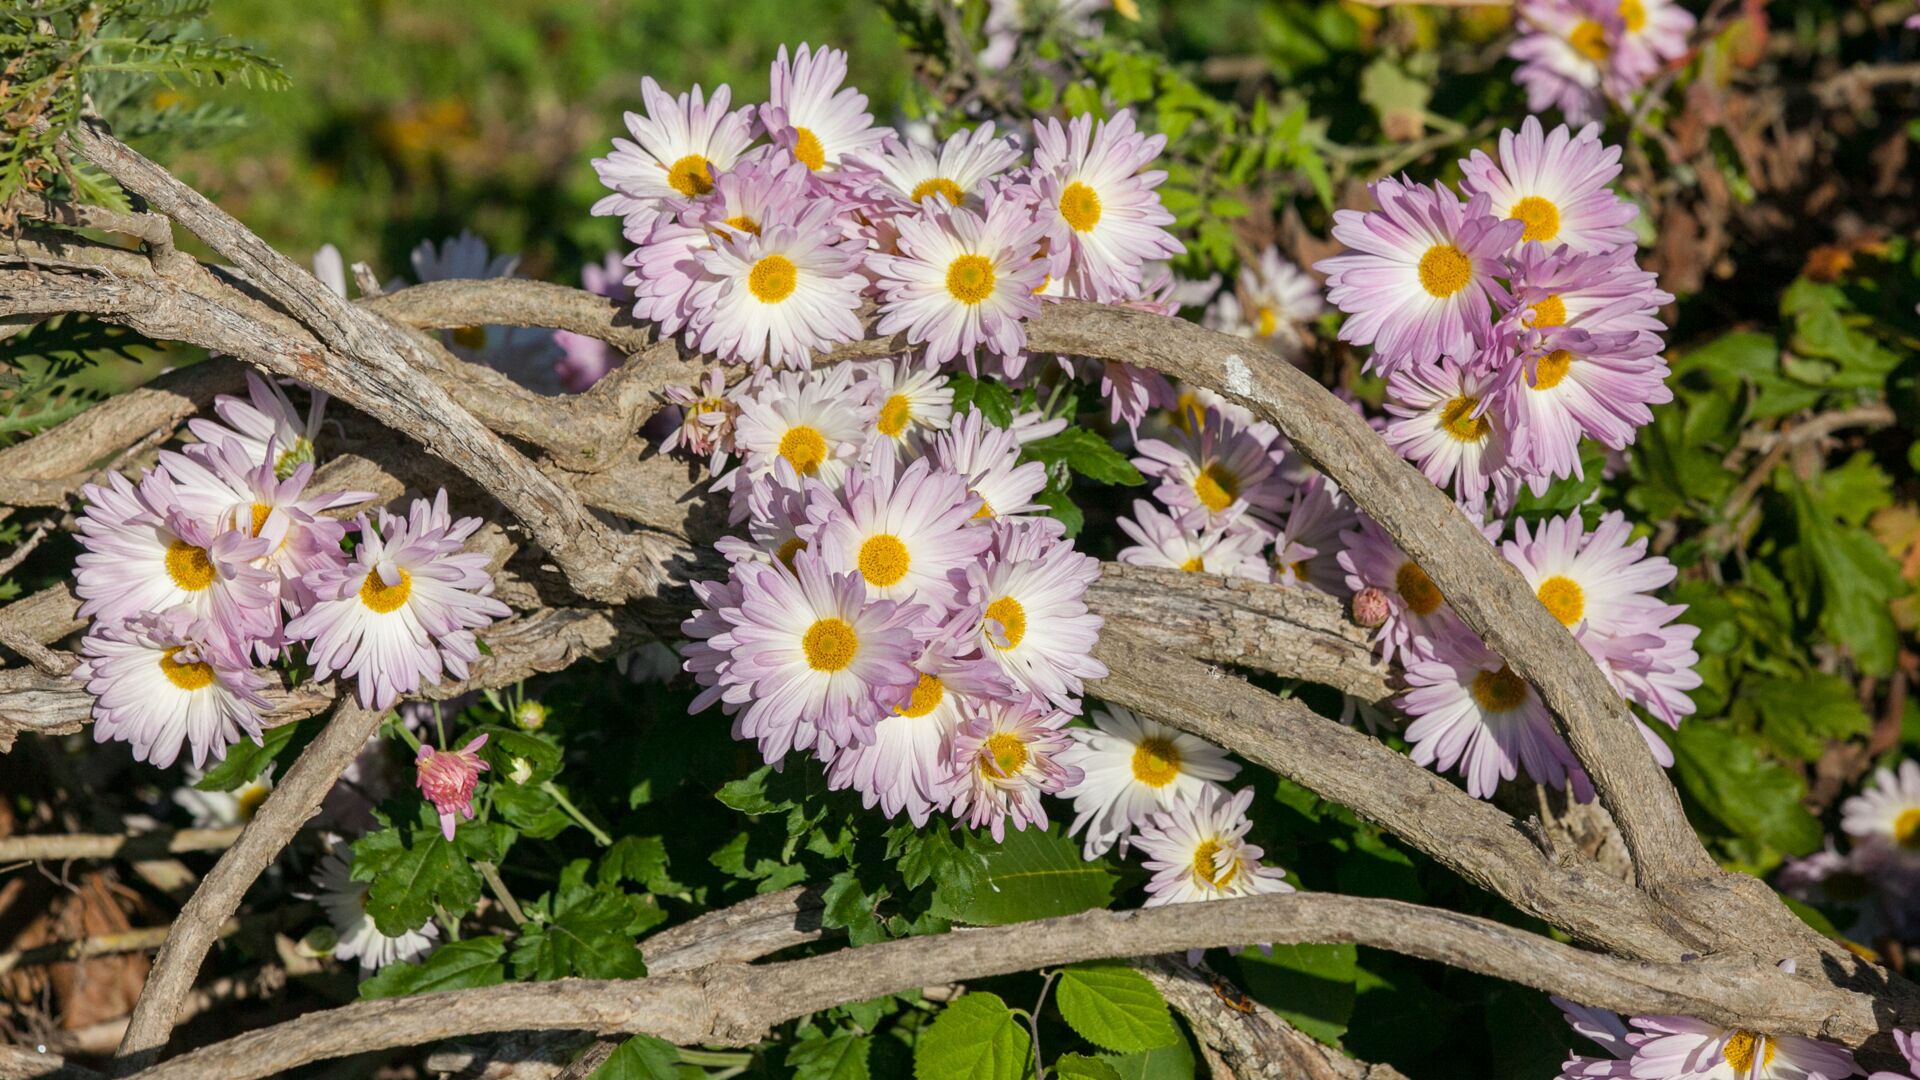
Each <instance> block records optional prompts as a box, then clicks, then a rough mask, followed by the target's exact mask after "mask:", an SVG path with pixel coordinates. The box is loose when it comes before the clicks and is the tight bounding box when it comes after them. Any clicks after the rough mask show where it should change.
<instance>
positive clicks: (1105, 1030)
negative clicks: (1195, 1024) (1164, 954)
mask: <svg viewBox="0 0 1920 1080" xmlns="http://www.w3.org/2000/svg"><path fill="white" fill-rule="evenodd" d="M1054 994H1055V997H1054V1000H1055V1001H1056V1002H1058V1003H1059V1006H1060V1015H1061V1016H1063V1017H1065V1018H1066V1021H1067V1024H1068V1026H1070V1027H1072V1028H1073V1030H1074V1031H1075V1032H1077V1033H1078V1034H1079V1035H1080V1037H1081V1038H1083V1039H1085V1040H1087V1041H1088V1042H1090V1043H1092V1044H1094V1045H1095V1046H1098V1047H1100V1048H1101V1049H1104V1050H1112V1051H1116V1052H1119V1053H1131V1052H1133V1051H1136V1050H1152V1049H1154V1048H1155V1047H1160V1046H1171V1045H1173V1043H1174V1041H1175V1040H1177V1039H1178V1038H1179V1037H1180V1032H1179V1030H1178V1029H1177V1028H1175V1027H1174V1026H1173V1014H1172V1012H1170V1011H1169V1010H1168V1009H1167V1002H1166V999H1164V998H1162V997H1161V996H1160V991H1158V990H1155V989H1154V988H1153V984H1152V983H1151V982H1148V981H1147V977H1146V976H1145V975H1142V974H1140V973H1139V972H1137V971H1135V970H1133V969H1132V968H1129V967H1123V966H1121V965H1118V964H1097V965H1095V964H1089V965H1083V966H1077V967H1070V968H1068V969H1066V970H1065V971H1063V972H1061V973H1060V985H1059V987H1058V988H1057V989H1056V990H1055V992H1054Z"/></svg>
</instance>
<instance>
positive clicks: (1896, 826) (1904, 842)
mask: <svg viewBox="0 0 1920 1080" xmlns="http://www.w3.org/2000/svg"><path fill="white" fill-rule="evenodd" d="M1893 842H1894V843H1896V844H1899V845H1900V846H1901V847H1903V848H1906V849H1908V850H1909V851H1920V806H1910V807H1908V808H1907V809H1905V810H1902V811H1900V816H1899V817H1897V818H1894V819H1893Z"/></svg>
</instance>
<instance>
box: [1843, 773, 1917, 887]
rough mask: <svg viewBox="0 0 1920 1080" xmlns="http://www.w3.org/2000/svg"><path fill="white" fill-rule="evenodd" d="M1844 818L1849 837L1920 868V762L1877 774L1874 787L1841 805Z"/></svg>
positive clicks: (1844, 826) (1844, 825) (1875, 774)
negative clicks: (1896, 770)
mask: <svg viewBox="0 0 1920 1080" xmlns="http://www.w3.org/2000/svg"><path fill="white" fill-rule="evenodd" d="M1840 814H1841V819H1840V827H1841V828H1842V829H1845V830H1846V831H1847V835H1849V836H1854V837H1858V838H1859V839H1860V840H1862V841H1865V842H1867V843H1870V844H1873V845H1874V846H1875V847H1876V848H1877V849H1880V850H1881V851H1883V852H1884V853H1886V854H1891V855H1895V857H1897V858H1899V859H1900V860H1901V861H1903V862H1906V863H1909V864H1913V865H1916V866H1920V762H1914V761H1903V762H1901V763H1900V771H1899V772H1898V773H1895V772H1894V771H1893V770H1892V769H1880V770H1879V771H1877V772H1875V773H1874V775H1873V786H1872V787H1870V788H1867V789H1866V790H1864V791H1862V792H1861V793H1860V794H1858V795H1855V796H1854V797H1853V798H1851V799H1848V800H1847V801H1846V802H1845V803H1843V804H1841V807H1840ZM1877 853H1878V852H1877Z"/></svg>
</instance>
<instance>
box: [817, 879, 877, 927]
mask: <svg viewBox="0 0 1920 1080" xmlns="http://www.w3.org/2000/svg"><path fill="white" fill-rule="evenodd" d="M820 900H821V908H820V914H821V923H822V925H824V926H827V927H829V928H831V929H835V930H845V931H846V932H847V940H849V941H851V942H852V943H853V944H855V945H871V944H873V943H874V942H876V941H880V940H882V939H884V938H885V937H886V936H887V935H886V931H885V930H884V929H883V928H882V927H881V925H880V921H879V920H878V919H876V918H874V910H873V909H874V900H873V898H871V897H869V896H868V895H867V891H866V889H865V887H863V886H862V885H861V884H860V879H859V878H858V877H856V876H855V875H854V873H853V871H851V870H843V871H841V872H840V873H838V874H835V875H834V876H833V878H832V880H830V881H828V882H827V887H826V889H825V890H823V891H822V893H821V895H820Z"/></svg>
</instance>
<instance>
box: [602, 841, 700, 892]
mask: <svg viewBox="0 0 1920 1080" xmlns="http://www.w3.org/2000/svg"><path fill="white" fill-rule="evenodd" d="M598 872H599V881H600V883H601V884H603V885H617V884H619V883H620V882H622V881H631V882H633V883H634V884H636V885H639V886H641V887H643V888H645V889H646V890H647V891H648V892H653V893H670V892H676V891H678V890H679V888H680V886H679V884H678V883H677V882H675V881H674V880H673V879H672V878H671V877H669V876H668V875H667V844H666V841H664V840H662V839H660V838H659V837H657V836H623V837H621V838H620V839H618V840H615V841H614V842H613V846H612V847H610V848H608V849H607V853H606V854H605V855H602V856H600V867H599V871H598Z"/></svg>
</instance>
